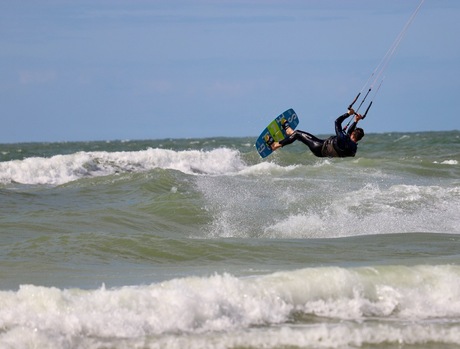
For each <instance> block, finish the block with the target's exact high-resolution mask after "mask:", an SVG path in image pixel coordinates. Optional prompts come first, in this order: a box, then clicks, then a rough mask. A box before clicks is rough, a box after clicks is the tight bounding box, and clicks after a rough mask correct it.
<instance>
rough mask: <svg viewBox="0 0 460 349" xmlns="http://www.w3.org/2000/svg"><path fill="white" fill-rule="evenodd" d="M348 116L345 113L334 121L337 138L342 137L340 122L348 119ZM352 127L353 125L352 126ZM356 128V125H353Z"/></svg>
mask: <svg viewBox="0 0 460 349" xmlns="http://www.w3.org/2000/svg"><path fill="white" fill-rule="evenodd" d="M349 116H350V115H349V114H348V113H345V114H343V115H342V116H339V117H338V118H337V119H336V120H335V134H336V135H337V137H340V136H341V135H343V130H342V122H343V121H344V120H345V119H346V118H348V117H349ZM352 126H353V125H352ZM355 127H356V125H355Z"/></svg>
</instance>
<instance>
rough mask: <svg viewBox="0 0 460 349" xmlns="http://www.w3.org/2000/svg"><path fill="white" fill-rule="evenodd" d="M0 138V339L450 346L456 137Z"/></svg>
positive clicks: (149, 344) (455, 288) (459, 184)
mask: <svg viewBox="0 0 460 349" xmlns="http://www.w3.org/2000/svg"><path fill="white" fill-rule="evenodd" d="M253 141H254V139H253V138H215V139H178V140H151V141H112V142H87V143H85V142H76V143H26V144H3V145H0V209H1V211H0V212H1V215H0V348H2V349H3V348H433V349H434V348H458V345H459V343H460V164H459V162H460V132H459V131H452V132H422V133H392V134H370V135H366V137H365V138H364V139H363V140H362V141H361V142H360V145H359V151H358V154H357V156H356V157H355V158H347V159H319V158H315V157H314V156H312V155H311V154H310V153H309V151H308V150H307V149H306V147H305V146H304V145H303V144H293V145H291V146H288V147H286V148H283V149H280V150H278V151H277V152H276V153H274V154H272V155H271V156H270V157H268V158H266V159H261V158H260V157H259V156H258V154H257V152H256V150H255V148H254V145H253Z"/></svg>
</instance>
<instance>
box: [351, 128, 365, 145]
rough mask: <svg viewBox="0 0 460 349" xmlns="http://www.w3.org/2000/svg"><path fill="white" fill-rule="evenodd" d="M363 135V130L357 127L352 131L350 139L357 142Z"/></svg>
mask: <svg viewBox="0 0 460 349" xmlns="http://www.w3.org/2000/svg"><path fill="white" fill-rule="evenodd" d="M363 137H364V130H363V129H362V128H360V127H357V128H356V129H355V130H354V131H353V132H352V133H351V137H350V138H351V140H352V141H353V142H358V141H359V140H361V138H363Z"/></svg>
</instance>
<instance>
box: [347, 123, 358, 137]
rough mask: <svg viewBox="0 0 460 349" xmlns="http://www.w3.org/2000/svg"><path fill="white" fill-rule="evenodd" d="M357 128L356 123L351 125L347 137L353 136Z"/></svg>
mask: <svg viewBox="0 0 460 349" xmlns="http://www.w3.org/2000/svg"><path fill="white" fill-rule="evenodd" d="M355 128H356V122H354V121H353V123H352V124H351V126H350V128H349V129H348V132H347V135H349V136H350V135H351V134H352V132H353V131H354V130H355Z"/></svg>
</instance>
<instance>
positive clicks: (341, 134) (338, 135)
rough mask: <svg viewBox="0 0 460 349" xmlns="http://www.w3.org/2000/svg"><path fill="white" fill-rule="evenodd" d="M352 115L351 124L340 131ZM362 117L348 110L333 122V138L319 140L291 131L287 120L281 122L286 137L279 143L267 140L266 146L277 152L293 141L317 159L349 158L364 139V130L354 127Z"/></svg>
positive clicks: (297, 131)
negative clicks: (353, 117)
mask: <svg viewBox="0 0 460 349" xmlns="http://www.w3.org/2000/svg"><path fill="white" fill-rule="evenodd" d="M351 115H354V116H355V119H354V122H353V123H352V124H351V126H350V128H349V129H348V131H347V132H345V131H344V130H343V129H342V122H343V121H344V120H345V119H346V118H348V117H349V116H351ZM362 118H363V116H362V115H361V114H358V113H355V111H354V110H353V109H352V108H349V109H348V112H347V113H345V114H343V115H341V116H339V117H338V118H337V119H336V120H335V136H331V137H329V138H327V139H320V138H318V137H315V136H313V135H312V134H310V133H308V132H305V131H300V130H293V129H292V128H291V127H290V126H289V123H288V122H287V120H283V121H282V126H283V128H284V129H285V131H286V134H287V137H286V138H285V139H283V140H281V141H279V142H275V141H274V140H273V138H271V137H270V139H267V140H266V142H267V144H268V145H269V146H270V147H271V149H272V150H277V149H279V148H281V147H284V146H286V145H288V144H292V143H293V142H295V141H301V142H302V143H303V144H305V145H306V146H307V147H308V148H310V150H311V152H312V153H313V154H314V155H315V156H317V157H341V158H343V157H349V156H355V154H356V151H357V150H358V141H359V140H361V138H363V137H364V130H363V129H362V128H359V127H356V125H357V124H358V121H359V120H361V119H362Z"/></svg>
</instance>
